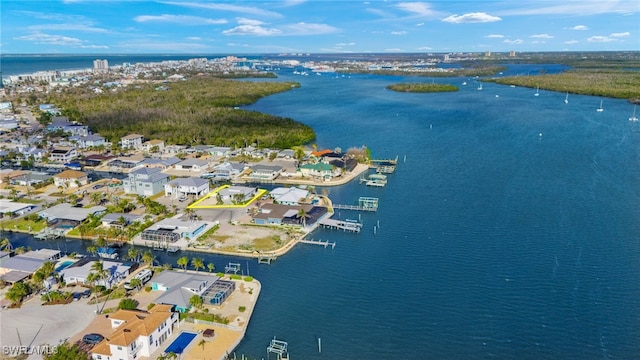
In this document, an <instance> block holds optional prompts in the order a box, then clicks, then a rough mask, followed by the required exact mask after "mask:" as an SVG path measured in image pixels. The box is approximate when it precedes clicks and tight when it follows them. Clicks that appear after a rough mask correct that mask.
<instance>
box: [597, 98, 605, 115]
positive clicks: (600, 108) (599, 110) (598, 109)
mask: <svg viewBox="0 0 640 360" xmlns="http://www.w3.org/2000/svg"><path fill="white" fill-rule="evenodd" d="M596 111H597V112H603V111H604V109H603V108H602V99H600V107H599V108H597V109H596Z"/></svg>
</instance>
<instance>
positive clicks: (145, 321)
mask: <svg viewBox="0 0 640 360" xmlns="http://www.w3.org/2000/svg"><path fill="white" fill-rule="evenodd" d="M109 320H110V322H111V329H112V331H113V332H112V333H111V334H108V335H107V336H106V337H105V339H104V340H102V341H101V342H100V343H98V345H96V346H94V347H93V348H92V349H91V351H90V354H91V359H93V360H109V359H114V360H115V359H137V358H141V357H146V358H149V357H150V356H151V355H152V354H153V353H155V352H156V351H157V350H158V349H159V348H160V347H162V345H163V344H164V342H165V341H166V340H167V339H168V338H169V337H170V336H171V334H173V332H174V330H175V327H176V326H177V323H178V321H179V316H178V313H177V312H174V311H173V307H172V306H171V305H161V304H157V305H155V306H153V307H152V308H151V309H149V311H141V310H122V309H121V310H118V311H116V312H114V313H113V314H110V315H109Z"/></svg>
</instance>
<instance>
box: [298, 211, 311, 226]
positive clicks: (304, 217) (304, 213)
mask: <svg viewBox="0 0 640 360" xmlns="http://www.w3.org/2000/svg"><path fill="white" fill-rule="evenodd" d="M308 217H309V215H307V211H306V210H305V209H304V208H300V210H298V218H299V219H302V227H303V228H306V227H307V218H308Z"/></svg>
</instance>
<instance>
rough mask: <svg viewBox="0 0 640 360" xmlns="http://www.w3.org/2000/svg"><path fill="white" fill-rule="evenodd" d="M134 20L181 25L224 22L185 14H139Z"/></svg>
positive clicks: (224, 21)
mask: <svg viewBox="0 0 640 360" xmlns="http://www.w3.org/2000/svg"><path fill="white" fill-rule="evenodd" d="M133 20H135V21H136V22H140V23H144V22H165V23H174V24H182V25H216V24H226V23H227V20H225V19H208V18H204V17H200V16H187V15H170V14H162V15H140V16H136V17H135V18H133Z"/></svg>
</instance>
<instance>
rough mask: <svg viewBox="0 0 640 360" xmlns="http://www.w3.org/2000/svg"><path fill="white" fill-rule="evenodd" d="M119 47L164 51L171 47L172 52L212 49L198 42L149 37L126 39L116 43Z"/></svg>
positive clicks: (193, 51)
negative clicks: (161, 39)
mask: <svg viewBox="0 0 640 360" xmlns="http://www.w3.org/2000/svg"><path fill="white" fill-rule="evenodd" d="M118 47H119V48H123V49H133V50H136V51H138V50H145V51H157V52H166V51H167V49H171V50H172V51H173V52H186V53H188V52H192V53H195V52H204V51H212V49H211V47H209V46H205V45H203V44H198V43H188V42H161V41H160V42H150V41H149V39H145V40H140V41H131V40H130V41H127V42H123V43H120V44H118Z"/></svg>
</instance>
